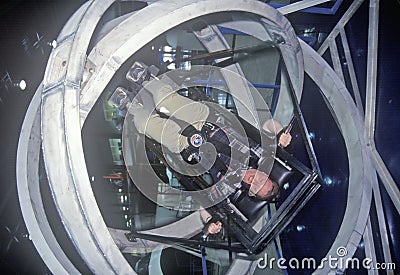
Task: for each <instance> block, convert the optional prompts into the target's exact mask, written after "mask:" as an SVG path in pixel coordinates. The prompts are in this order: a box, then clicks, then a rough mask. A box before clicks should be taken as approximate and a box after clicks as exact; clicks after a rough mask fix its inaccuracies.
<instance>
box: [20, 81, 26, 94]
mask: <svg viewBox="0 0 400 275" xmlns="http://www.w3.org/2000/svg"><path fill="white" fill-rule="evenodd" d="M18 87H19V88H20V89H21V91H24V90H25V89H26V81H25V80H23V79H22V80H21V81H20V82H19V83H18Z"/></svg>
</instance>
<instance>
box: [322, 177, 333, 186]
mask: <svg viewBox="0 0 400 275" xmlns="http://www.w3.org/2000/svg"><path fill="white" fill-rule="evenodd" d="M324 182H325V183H326V185H331V184H333V180H332V179H331V178H330V177H325V179H324Z"/></svg>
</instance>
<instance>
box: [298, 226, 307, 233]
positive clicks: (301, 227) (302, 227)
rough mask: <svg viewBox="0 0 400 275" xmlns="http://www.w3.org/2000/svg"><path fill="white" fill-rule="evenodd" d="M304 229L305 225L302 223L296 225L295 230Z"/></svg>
mask: <svg viewBox="0 0 400 275" xmlns="http://www.w3.org/2000/svg"><path fill="white" fill-rule="evenodd" d="M304 229H306V227H305V226H304V225H298V226H296V230H297V231H298V232H301V231H303V230H304Z"/></svg>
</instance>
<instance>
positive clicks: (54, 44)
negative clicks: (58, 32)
mask: <svg viewBox="0 0 400 275" xmlns="http://www.w3.org/2000/svg"><path fill="white" fill-rule="evenodd" d="M50 46H51V47H52V48H53V49H55V48H56V47H57V41H56V40H53V41H51V43H50Z"/></svg>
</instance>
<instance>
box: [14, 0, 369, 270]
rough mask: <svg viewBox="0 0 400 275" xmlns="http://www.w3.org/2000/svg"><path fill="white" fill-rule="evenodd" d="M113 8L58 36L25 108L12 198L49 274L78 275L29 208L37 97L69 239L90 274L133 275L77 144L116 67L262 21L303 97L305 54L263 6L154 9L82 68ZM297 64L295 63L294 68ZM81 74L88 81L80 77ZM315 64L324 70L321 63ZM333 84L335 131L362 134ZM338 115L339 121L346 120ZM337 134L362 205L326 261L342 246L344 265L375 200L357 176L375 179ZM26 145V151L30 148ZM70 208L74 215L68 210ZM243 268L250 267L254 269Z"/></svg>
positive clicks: (169, 4)
mask: <svg viewBox="0 0 400 275" xmlns="http://www.w3.org/2000/svg"><path fill="white" fill-rule="evenodd" d="M111 3H112V1H93V2H89V3H87V4H85V5H84V6H82V7H81V9H80V10H79V12H77V13H76V15H74V17H73V18H71V20H70V21H69V22H68V23H67V24H66V26H65V27H64V29H63V31H62V32H61V33H60V36H59V39H58V42H59V45H58V46H57V48H56V49H55V50H54V51H53V53H52V55H51V57H50V60H49V64H48V67H47V70H46V75H45V79H44V84H43V89H40V88H39V89H38V91H37V95H36V96H35V99H34V100H33V101H32V103H31V106H30V109H29V111H28V113H27V116H26V118H25V121H24V131H22V133H21V137H20V142H19V149H18V163H17V171H21V172H19V173H18V190H19V197H20V202H21V203H20V204H21V208H22V209H23V215H24V219H25V222H26V223H27V227H28V230H29V232H30V234H31V235H32V237H33V238H34V244H35V246H36V248H37V249H38V251H39V253H40V254H41V256H42V257H43V260H44V261H45V263H46V265H48V267H49V268H50V269H51V271H52V272H54V273H57V274H58V273H76V269H75V268H74V267H73V266H71V263H70V262H69V260H68V259H67V258H66V257H65V254H63V252H62V250H61V249H60V247H59V245H58V244H57V243H56V242H55V239H54V236H52V234H49V235H48V234H47V233H48V228H45V227H41V226H42V224H46V223H47V225H48V222H47V219H46V217H42V215H44V211H43V205H42V204H41V198H40V196H39V197H36V199H37V200H38V202H37V203H36V202H33V203H26V202H27V200H28V198H29V199H32V201H34V198H35V197H34V196H37V195H34V193H33V191H31V190H33V188H31V187H33V186H35V185H36V186H37V185H38V178H37V177H35V176H32V177H31V175H30V174H29V173H28V171H29V170H31V171H37V169H35V168H37V167H38V160H37V159H36V158H34V159H33V160H32V158H31V154H33V155H34V156H38V149H37V148H38V147H39V144H40V140H39V139H38V128H37V127H38V126H37V125H38V123H39V122H38V115H37V114H38V113H37V111H38V109H37V108H38V101H39V100H40V99H38V98H39V94H40V93H42V92H43V101H42V114H41V115H42V121H41V123H42V140H43V151H44V156H45V162H46V168H47V172H48V177H49V182H50V185H51V188H52V192H53V196H54V198H55V202H56V206H57V208H58V210H59V212H60V215H61V216H62V219H63V222H64V225H65V227H66V230H67V232H68V233H69V234H70V236H71V239H72V240H73V242H74V244H75V245H76V247H77V249H78V251H79V253H80V254H81V256H82V258H83V259H84V260H85V262H86V263H87V265H88V266H89V268H90V269H91V270H92V271H93V272H95V273H99V272H100V273H104V272H107V273H108V272H109V273H133V270H132V269H131V267H130V266H129V264H128V263H127V262H126V260H125V259H124V258H123V256H122V254H121V253H120V251H119V250H118V248H117V246H116V245H115V242H114V240H113V239H112V238H111V235H110V234H109V232H108V230H107V227H106V226H105V224H104V221H103V220H102V218H101V215H100V212H99V210H98V208H97V204H96V202H95V199H94V195H93V193H92V190H91V187H90V183H89V179H88V175H87V171H86V165H85V160H84V155H83V150H82V140H81V139H80V128H81V125H83V122H84V120H85V118H86V116H87V114H88V113H89V112H90V110H91V108H92V107H93V105H94V103H95V102H96V100H97V98H98V97H99V96H100V94H101V93H102V91H103V90H104V87H105V86H106V85H107V83H108V82H109V81H110V79H111V78H112V76H113V75H114V73H115V72H116V71H117V70H118V69H119V67H120V66H121V64H122V63H123V62H125V61H126V60H127V59H128V58H129V57H130V56H131V55H133V54H134V53H135V52H136V51H137V50H139V49H140V48H142V47H143V46H144V45H145V44H146V43H148V42H149V41H151V40H152V39H153V38H155V37H157V36H158V35H160V34H162V33H163V32H165V31H167V30H168V29H170V28H171V27H173V26H176V25H178V24H180V23H183V22H185V21H187V20H190V19H192V18H195V17H198V16H201V15H206V14H211V13H216V12H226V11H243V12H248V13H253V14H257V15H260V16H263V17H265V18H268V19H269V20H271V22H274V23H275V24H277V25H278V26H279V27H280V28H281V31H283V32H284V33H286V34H287V37H286V42H287V43H286V44H285V45H283V46H282V47H281V50H282V52H283V53H284V56H287V57H289V56H290V58H286V59H285V62H287V67H288V69H289V70H290V71H289V73H290V75H291V76H294V79H293V81H294V83H295V86H296V88H295V89H296V93H301V88H302V81H303V79H302V74H303V70H302V68H303V64H302V57H301V55H302V51H301V48H300V46H299V44H298V42H297V38H296V37H295V34H294V32H293V30H292V28H291V26H290V23H289V22H288V21H287V19H286V18H284V17H283V16H282V15H281V14H280V13H279V12H277V11H276V10H274V9H272V8H269V7H267V6H266V5H264V4H262V3H260V2H256V1H254V2H253V1H249V2H248V1H231V0H221V1H218V3H216V2H215V1H211V0H203V1H198V2H195V3H194V2H193V1H190V0H185V1H178V0H175V1H159V2H156V3H154V4H152V5H150V6H148V7H146V8H145V9H143V10H142V11H140V12H138V13H135V14H133V15H131V16H129V17H128V18H127V19H125V20H124V21H123V22H121V23H120V24H119V25H118V27H117V28H114V29H113V30H111V31H110V32H109V33H108V34H107V35H106V36H105V37H104V38H102V39H101V40H100V41H99V42H98V43H97V45H96V46H95V48H94V49H93V50H92V51H91V53H90V54H89V56H88V57H87V58H86V57H85V54H86V51H85V49H87V45H88V43H89V39H90V35H91V34H92V32H93V30H94V27H95V26H96V23H97V22H98V20H99V19H100V17H101V15H102V13H103V12H104V11H105V10H106V8H107V7H108V6H109V5H111ZM85 9H87V10H85ZM194 11H195V12H194ZM150 18H151V20H150ZM154 18H156V19H154ZM149 21H151V22H149ZM79 23H80V24H79ZM78 26H84V27H78ZM88 26H90V28H91V29H92V31H91V32H90V31H88V30H87V28H86V27H88ZM85 28H86V29H85ZM132 28H135V29H137V30H139V31H137V32H136V33H133V32H132V31H128V30H132ZM302 47H303V51H304V52H305V53H306V58H307V59H306V60H305V64H306V71H307V73H308V74H309V75H310V76H311V77H312V78H314V80H315V82H316V83H317V84H318V85H321V86H324V85H326V84H327V82H322V81H321V80H322V79H323V76H321V75H320V71H318V70H321V66H322V65H318V66H317V62H316V63H313V62H314V61H315V60H318V58H319V57H317V54H316V53H313V52H312V51H310V50H309V49H307V48H306V47H304V45H302ZM285 53H286V55H285ZM299 60H300V63H298V62H299ZM319 61H321V60H319ZM292 62H294V63H292ZM309 62H310V63H309ZM85 64H86V70H87V71H85V72H84V67H85ZM312 64H313V65H312ZM320 64H323V62H322V63H320ZM89 67H90V68H89ZM322 67H323V68H325V67H324V66H322ZM316 68H318V69H316ZM315 70H317V71H315ZM321 71H322V70H321ZM325 73H326V75H325V76H327V75H329V77H331V79H333V80H337V79H335V78H337V76H336V74H335V73H334V72H333V71H332V72H331V71H330V70H329V69H328V70H326V71H325ZM84 74H86V75H88V76H89V80H88V81H87V82H85V83H83V84H84V85H83V86H82V83H81V80H82V78H83V75H84ZM313 76H314V77H313ZM333 83H335V84H336V85H335V86H333V85H332V86H328V87H327V88H323V89H322V90H323V92H324V94H325V95H326V97H327V98H328V99H329V100H331V101H330V102H331V106H330V107H331V108H332V110H333V112H334V114H335V115H336V118H337V119H338V121H339V122H341V123H340V126H343V125H346V124H348V123H350V124H349V125H352V126H354V127H355V128H354V129H357V130H361V129H364V128H363V125H362V123H360V118H359V116H357V115H356V114H355V115H354V116H351V117H349V112H348V111H349V110H353V109H352V107H353V105H354V103H353V102H352V101H351V102H350V99H349V98H348V94H347V96H345V94H346V93H345V88H344V85H343V86H341V84H340V83H341V82H340V81H333ZM332 87H335V88H336V90H333V89H332ZM338 95H340V96H338ZM341 97H343V98H345V100H344V103H345V104H344V105H343V106H347V108H345V109H342V108H343V106H342V107H338V106H340V104H338V102H340V103H343V99H341ZM354 109H355V108H354ZM343 110H345V111H344V112H343ZM33 118H35V119H33ZM55 118H59V119H55ZM355 118H356V119H355ZM350 119H351V120H350ZM25 126H26V129H25ZM29 131H30V132H29ZM342 132H343V135H344V138H345V141H346V145H347V147H348V149H349V160H350V169H351V172H353V173H350V175H351V177H350V185H351V187H350V190H349V192H350V194H351V195H356V196H357V198H358V200H354V201H353V202H352V203H353V204H354V205H353V207H354V206H356V207H357V209H358V210H359V212H358V213H359V214H358V215H355V214H354V208H352V209H351V211H353V212H352V213H351V214H352V216H353V217H354V218H352V217H351V216H350V213H349V211H350V207H349V205H348V206H347V208H346V214H345V221H347V223H346V224H347V225H346V226H342V227H341V229H340V231H339V234H338V236H337V239H336V242H335V244H334V245H333V246H332V247H331V250H330V252H329V253H330V254H332V255H334V253H332V252H334V249H335V248H336V247H337V246H339V245H342V246H343V245H344V246H346V247H348V249H349V252H350V254H349V255H348V256H351V255H352V254H353V253H354V251H355V248H356V246H357V244H358V243H359V240H360V238H361V234H362V233H360V232H362V231H363V228H365V223H366V218H365V212H366V209H369V208H368V206H369V203H370V197H371V191H370V186H369V181H368V180H367V178H366V176H364V175H363V173H362V172H365V174H367V171H372V169H368V168H369V167H370V166H371V164H370V162H369V160H368V158H367V157H366V155H365V154H364V153H363V152H362V148H363V146H364V145H365V142H364V139H363V138H360V137H359V136H358V133H361V132H362V131H358V132H357V131H356V133H354V131H352V129H351V127H350V128H349V127H342ZM30 139H31V140H32V141H31V142H28V141H29V140H30ZM35 148H36V149H35ZM356 161H360V163H361V164H360V167H358V166H356V165H355V163H356ZM359 168H361V169H359ZM361 171H362V172H361ZM364 180H365V181H364ZM364 182H365V185H364V188H363V193H362V194H361V195H360V194H356V193H355V192H354V190H355V189H353V187H356V186H357V187H358V184H360V183H361V184H362V183H364ZM27 187H28V188H27ZM26 188H27V190H26ZM24 190H25V191H24ZM35 190H36V191H35V192H38V191H37V189H35ZM71 198H72V200H71ZM71 201H72V206H73V207H71ZM355 201H357V203H356V202H355ZM32 212H33V213H36V214H37V213H39V215H38V216H31V214H32ZM78 220H79V221H78ZM34 232H35V233H34ZM33 233H34V234H33ZM35 234H37V235H36V236H37V238H35ZM35 240H37V241H35ZM39 240H40V241H39ZM42 240H43V241H42ZM249 264H250V265H251V262H249ZM250 265H249V268H250ZM253 265H254V263H253ZM233 270H235V264H234V265H233V266H232V267H231V272H233Z"/></svg>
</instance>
